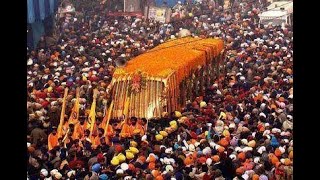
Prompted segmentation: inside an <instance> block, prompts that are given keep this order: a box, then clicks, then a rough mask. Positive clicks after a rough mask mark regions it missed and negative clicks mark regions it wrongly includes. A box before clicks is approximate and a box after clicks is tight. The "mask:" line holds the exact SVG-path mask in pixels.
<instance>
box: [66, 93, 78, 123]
mask: <svg viewBox="0 0 320 180" xmlns="http://www.w3.org/2000/svg"><path fill="white" fill-rule="evenodd" d="M79 99H80V90H79V87H78V88H77V90H76V101H75V103H74V105H73V108H72V111H71V114H70V117H69V121H68V123H69V124H76V123H78V122H79V109H80V103H79Z"/></svg>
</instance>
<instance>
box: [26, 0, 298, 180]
mask: <svg viewBox="0 0 320 180" xmlns="http://www.w3.org/2000/svg"><path fill="white" fill-rule="evenodd" d="M27 2H28V3H27V4H28V7H27V9H28V48H27V59H26V60H27V75H26V76H27V84H26V85H27V123H26V125H27V134H26V136H27V137H26V139H27V151H26V155H27V159H26V160H27V166H26V167H27V172H26V173H27V179H28V180H59V179H61V180H113V179H115V180H117V179H120V180H189V179H190V180H191V179H196V180H211V179H213V180H292V179H293V159H294V158H293V31H292V24H293V19H292V17H293V16H292V14H293V2H292V1H291V0H286V1H284V0H181V1H178V0H27ZM29 40H30V41H29Z"/></svg>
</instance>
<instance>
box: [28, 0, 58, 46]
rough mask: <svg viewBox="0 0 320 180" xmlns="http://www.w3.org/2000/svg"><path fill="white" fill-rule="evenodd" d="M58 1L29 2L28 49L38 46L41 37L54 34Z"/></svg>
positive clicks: (35, 0)
mask: <svg viewBox="0 0 320 180" xmlns="http://www.w3.org/2000/svg"><path fill="white" fill-rule="evenodd" d="M57 9H58V0H27V12H28V14H27V23H28V24H27V47H28V49H29V50H31V49H34V48H35V47H36V46H37V43H38V42H39V40H40V38H41V36H43V35H45V34H47V35H50V34H52V30H53V26H54V14H55V12H56V11H57Z"/></svg>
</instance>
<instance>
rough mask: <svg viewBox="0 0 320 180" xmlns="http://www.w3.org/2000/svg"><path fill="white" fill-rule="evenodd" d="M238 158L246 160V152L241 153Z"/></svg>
mask: <svg viewBox="0 0 320 180" xmlns="http://www.w3.org/2000/svg"><path fill="white" fill-rule="evenodd" d="M238 159H240V160H241V161H244V160H245V159H246V154H245V153H244V152H241V153H239V154H238Z"/></svg>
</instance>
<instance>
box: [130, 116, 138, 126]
mask: <svg viewBox="0 0 320 180" xmlns="http://www.w3.org/2000/svg"><path fill="white" fill-rule="evenodd" d="M137 120H138V119H137V118H136V117H131V118H130V122H131V124H132V125H136V123H137Z"/></svg>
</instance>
